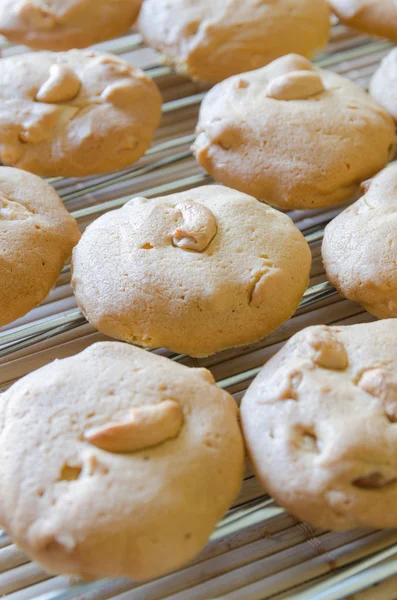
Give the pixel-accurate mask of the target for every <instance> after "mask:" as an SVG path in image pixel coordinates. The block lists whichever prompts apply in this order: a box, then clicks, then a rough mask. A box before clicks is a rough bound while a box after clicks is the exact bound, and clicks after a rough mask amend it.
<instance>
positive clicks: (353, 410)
mask: <svg viewBox="0 0 397 600" xmlns="http://www.w3.org/2000/svg"><path fill="white" fill-rule="evenodd" d="M396 339H397V320H396V319H391V320H388V321H378V322H375V323H370V324H363V325H352V326H349V327H325V326H317V327H310V328H308V329H305V330H303V331H301V332H299V333H298V334H296V335H295V336H294V337H293V338H291V339H290V340H289V341H288V342H287V344H286V345H285V346H284V347H283V349H282V350H281V351H280V352H279V353H278V354H276V356H274V357H273V358H272V359H271V360H270V361H269V362H268V363H267V364H266V365H265V366H264V367H263V369H262V371H261V372H260V374H259V375H258V377H257V378H256V379H255V381H254V382H253V383H252V384H251V386H250V387H249V389H248V391H247V393H246V395H245V397H244V398H243V401H242V406H241V418H242V425H243V431H244V434H245V439H246V443H247V447H248V451H249V454H250V457H251V460H252V462H253V465H254V468H255V471H256V473H257V476H258V478H259V480H260V481H261V483H262V485H263V486H264V488H265V489H266V490H267V491H268V492H269V494H271V495H272V496H273V497H274V498H275V499H276V500H277V502H279V503H280V504H281V505H282V506H284V507H285V508H286V509H287V510H288V511H290V512H291V513H292V514H294V515H295V516H296V517H298V518H299V519H302V520H306V521H308V522H309V523H312V524H313V525H315V526H318V527H323V528H325V529H334V530H343V529H350V528H354V527H373V528H388V527H396V526H397V508H396V507H397V375H396V373H397V345H396Z"/></svg>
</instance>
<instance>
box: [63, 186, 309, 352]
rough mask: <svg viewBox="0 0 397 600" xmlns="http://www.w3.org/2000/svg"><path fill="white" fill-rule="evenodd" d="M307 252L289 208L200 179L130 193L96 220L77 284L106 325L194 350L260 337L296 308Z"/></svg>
mask: <svg viewBox="0 0 397 600" xmlns="http://www.w3.org/2000/svg"><path fill="white" fill-rule="evenodd" d="M310 266H311V253H310V249H309V246H308V244H307V243H306V241H305V239H304V237H303V236H302V234H301V233H300V231H299V230H298V229H297V227H296V226H295V225H294V223H293V222H292V221H291V219H290V218H289V217H287V216H286V215H283V214H281V213H280V212H278V211H275V210H273V209H272V208H270V207H268V206H266V205H264V204H261V203H260V202H257V201H256V200H255V199H254V198H251V197H249V196H246V195H244V194H241V193H240V192H236V191H235V190H231V189H228V188H225V187H221V186H204V187H201V188H198V189H194V190H190V191H187V192H183V193H179V194H173V195H170V196H166V197H163V198H154V199H150V200H148V199H146V198H134V199H133V200H131V201H130V202H128V203H127V204H126V205H125V206H124V207H123V208H122V209H120V210H116V211H113V212H110V213H107V214H106V215H103V216H102V217H100V218H99V219H97V220H96V221H95V222H94V223H93V224H92V225H90V226H89V227H88V228H87V229H86V231H85V233H84V235H83V237H82V239H81V241H80V243H79V244H78V246H77V247H76V249H75V251H74V253H73V278H72V285H73V288H74V291H75V294H76V299H77V302H78V304H79V306H80V307H81V309H82V310H83V312H84V314H85V315H86V317H87V319H88V320H89V321H90V322H91V323H92V324H93V325H95V327H97V328H98V329H99V330H100V331H103V332H104V333H106V334H107V335H110V336H112V337H115V338H119V339H123V340H126V341H130V342H133V343H136V344H139V345H141V346H145V347H148V348H156V347H160V346H165V347H167V348H169V349H171V350H173V351H175V352H179V353H186V354H189V355H191V356H206V355H209V354H212V353H214V352H217V351H219V350H222V349H225V348H228V347H232V346H239V345H243V344H248V343H251V342H254V341H257V340H259V339H261V338H262V337H263V336H265V335H266V334H267V333H269V332H270V331H273V330H274V329H276V328H277V327H278V326H279V325H281V324H282V323H283V322H284V321H286V320H287V319H288V318H289V317H290V316H291V315H292V314H293V313H294V312H295V310H296V308H297V306H298V304H299V302H300V300H301V298H302V295H303V293H304V291H305V289H306V286H307V283H308V279H309V273H310Z"/></svg>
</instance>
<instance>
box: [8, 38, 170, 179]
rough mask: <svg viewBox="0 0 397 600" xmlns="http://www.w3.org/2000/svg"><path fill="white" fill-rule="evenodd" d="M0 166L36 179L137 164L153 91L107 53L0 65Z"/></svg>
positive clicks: (157, 110)
mask: <svg viewBox="0 0 397 600" xmlns="http://www.w3.org/2000/svg"><path fill="white" fill-rule="evenodd" d="M0 82H1V86H0V160H1V162H2V163H3V164H4V165H7V166H14V167H19V168H21V169H25V170H26V171H31V172H33V173H36V174H38V175H42V176H48V177H52V176H64V177H80V176H85V175H94V174H96V173H106V172H109V171H115V170H117V169H121V168H123V167H126V166H128V165H129V164H131V163H132V162H134V161H136V160H138V158H140V157H141V156H142V155H143V154H144V152H145V151H146V149H147V148H148V147H149V145H150V143H151V140H152V137H153V134H154V131H155V130H156V128H157V126H158V124H159V122H160V116H161V97H160V93H159V91H158V89H157V87H156V85H155V84H154V83H153V82H152V81H151V80H150V79H148V77H146V75H145V74H144V73H143V72H142V71H140V70H139V69H134V68H133V67H131V66H130V65H129V64H128V63H127V62H125V61H123V60H120V59H119V58H117V57H115V56H112V55H110V54H103V53H95V52H89V51H83V50H71V51H69V52H63V53H53V52H38V53H33V52H32V53H28V54H22V55H18V56H12V57H10V58H4V59H1V60H0Z"/></svg>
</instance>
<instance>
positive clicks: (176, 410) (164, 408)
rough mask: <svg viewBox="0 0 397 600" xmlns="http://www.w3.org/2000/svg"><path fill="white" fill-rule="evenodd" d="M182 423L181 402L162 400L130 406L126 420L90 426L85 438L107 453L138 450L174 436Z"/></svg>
mask: <svg viewBox="0 0 397 600" xmlns="http://www.w3.org/2000/svg"><path fill="white" fill-rule="evenodd" d="M182 424H183V413H182V409H181V406H180V404H178V402H174V401H173V400H165V401H164V402H160V403H159V404H155V405H149V406H142V407H140V408H133V409H132V411H131V418H130V419H129V420H128V421H125V422H118V423H116V422H115V423H109V424H108V425H104V426H103V427H96V428H93V429H89V430H88V431H86V432H85V433H84V437H85V439H86V440H87V441H88V442H89V443H90V444H93V445H94V446H97V447H98V448H101V449H102V450H107V451H108V452H137V451H138V450H144V449H145V448H150V447H151V446H157V445H158V444H161V443H163V442H165V441H167V440H170V439H173V438H175V437H177V435H178V434H179V432H180V430H181V428H182Z"/></svg>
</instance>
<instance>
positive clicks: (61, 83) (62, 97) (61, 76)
mask: <svg viewBox="0 0 397 600" xmlns="http://www.w3.org/2000/svg"><path fill="white" fill-rule="evenodd" d="M80 87H81V81H80V79H79V78H78V77H77V75H76V73H75V72H74V71H73V69H71V68H70V67H67V66H66V65H58V64H57V65H51V67H50V77H49V78H48V79H47V81H46V82H45V83H43V85H42V86H41V88H40V89H39V91H38V92H37V94H36V100H38V101H39V102H48V103H50V104H55V103H57V102H68V101H69V100H73V98H75V97H76V96H77V94H78V93H79V91H80Z"/></svg>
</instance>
